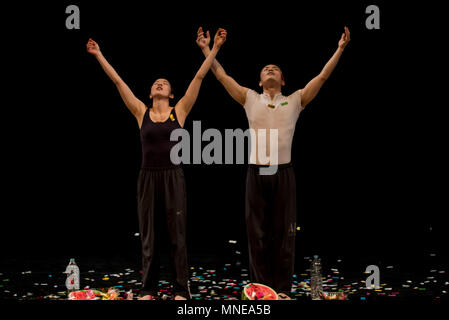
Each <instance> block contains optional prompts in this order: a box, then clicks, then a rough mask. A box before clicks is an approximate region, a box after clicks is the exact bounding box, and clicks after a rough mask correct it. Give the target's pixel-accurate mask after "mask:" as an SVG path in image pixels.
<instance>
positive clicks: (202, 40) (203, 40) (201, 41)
mask: <svg viewBox="0 0 449 320" xmlns="http://www.w3.org/2000/svg"><path fill="white" fill-rule="evenodd" d="M196 44H197V45H198V47H200V48H201V50H204V48H206V47H207V48H208V47H209V44H210V34H209V31H207V32H206V36H205V35H204V31H203V27H199V28H198V31H197V38H196Z"/></svg>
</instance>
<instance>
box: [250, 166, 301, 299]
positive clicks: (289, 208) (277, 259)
mask: <svg viewBox="0 0 449 320" xmlns="http://www.w3.org/2000/svg"><path fill="white" fill-rule="evenodd" d="M259 168H260V166H257V165H250V166H249V168H248V174H247V177H246V228H247V233H248V245H249V266H250V277H251V281H252V282H257V283H261V284H265V285H268V286H270V287H271V288H273V289H274V290H275V291H276V292H278V293H286V294H289V293H290V291H291V286H292V280H293V279H292V278H293V269H294V262H295V259H294V258H295V235H296V180H295V173H294V171H293V167H292V166H291V164H283V165H279V166H278V171H277V172H276V173H275V174H274V175H259Z"/></svg>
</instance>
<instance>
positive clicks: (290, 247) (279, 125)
mask: <svg viewBox="0 0 449 320" xmlns="http://www.w3.org/2000/svg"><path fill="white" fill-rule="evenodd" d="M225 35H226V33H225ZM349 41H350V33H349V30H348V28H347V27H345V32H344V33H343V34H342V35H341V39H340V40H339V42H338V48H337V50H336V52H335V53H334V54H333V56H332V57H331V59H330V60H329V61H328V62H327V63H326V65H325V66H324V68H323V69H322V71H321V72H320V73H319V74H318V76H316V77H315V78H313V79H312V80H311V81H310V82H309V83H308V84H307V85H306V86H305V87H304V88H303V89H300V90H297V91H295V92H294V93H292V94H291V95H289V96H284V95H282V93H281V88H282V86H284V85H285V81H284V77H283V75H282V71H281V69H280V68H279V67H278V66H276V65H273V64H269V65H267V66H265V67H264V68H263V69H262V71H261V72H260V82H259V86H260V87H262V89H263V93H261V94H259V93H257V92H256V91H254V90H251V89H248V88H246V87H243V86H241V85H239V84H238V83H237V82H236V81H235V80H234V79H233V78H231V77H230V76H229V75H227V74H226V72H225V70H224V69H223V67H222V66H221V65H220V64H219V63H218V61H217V60H214V62H213V65H212V71H213V73H214V74H215V76H216V78H217V80H218V81H220V82H221V84H222V85H223V86H224V87H225V89H226V91H227V92H228V93H229V94H230V95H231V97H232V98H234V100H236V101H237V102H238V103H240V104H241V105H242V106H243V107H244V108H245V112H246V115H247V117H248V122H249V127H250V128H251V129H254V130H255V132H256V135H251V145H252V146H255V148H254V147H252V148H251V156H250V165H249V168H248V173H247V180H246V213H245V217H246V227H247V233H248V244H249V264H250V276H251V281H252V282H257V283H262V284H266V285H268V286H270V287H272V288H273V289H274V290H275V291H276V292H278V294H279V297H280V298H281V299H286V300H290V299H291V298H290V297H289V296H288V294H289V293H290V291H291V284H292V276H293V271H294V260H295V259H294V257H295V235H296V196H295V194H296V181H295V175H294V171H293V167H292V165H291V162H290V161H291V146H292V140H293V134H294V132H295V127H296V122H297V119H298V117H299V114H300V112H301V111H302V110H303V109H304V108H305V107H306V105H308V104H309V103H310V102H311V101H312V100H313V99H314V98H315V96H316V95H317V94H318V92H319V90H320V89H321V87H322V86H323V84H324V83H325V82H326V80H327V79H328V78H329V76H330V75H331V73H332V71H333V70H334V68H335V66H336V65H337V63H338V60H339V59H340V56H341V55H342V53H343V51H344V49H345V47H346V45H347V44H348V42H349ZM196 42H197V44H198V46H199V47H200V48H201V50H202V51H203V54H204V55H205V56H206V57H207V56H208V55H209V54H210V49H209V43H210V35H209V31H208V32H207V33H206V35H205V34H204V32H203V29H202V27H200V28H199V29H198V32H197V40H196ZM270 129H276V130H277V131H278V141H277V142H278V143H277V150H275V151H277V157H276V156H274V157H272V156H273V155H272V154H270V152H271V151H272V148H271V147H268V144H269V143H266V141H265V140H264V139H260V135H259V133H260V132H258V131H259V130H266V131H269V130H270ZM256 137H259V138H256ZM270 140H271V138H270ZM256 153H257V155H263V156H264V157H265V155H267V154H269V155H268V159H270V160H273V159H275V161H272V162H269V163H262V162H261V161H260V160H261V159H259V158H258V157H257V155H256ZM276 159H278V160H277V161H276ZM267 165H270V166H273V165H275V166H277V171H276V172H275V173H274V174H272V175H261V171H260V169H261V168H264V167H266V166H267Z"/></svg>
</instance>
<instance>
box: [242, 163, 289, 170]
mask: <svg viewBox="0 0 449 320" xmlns="http://www.w3.org/2000/svg"><path fill="white" fill-rule="evenodd" d="M271 166H277V167H278V170H282V169H286V168H291V167H293V165H292V163H291V162H289V163H282V164H278V165H271ZM268 167H270V165H267V164H253V163H250V164H249V168H250V169H259V168H268Z"/></svg>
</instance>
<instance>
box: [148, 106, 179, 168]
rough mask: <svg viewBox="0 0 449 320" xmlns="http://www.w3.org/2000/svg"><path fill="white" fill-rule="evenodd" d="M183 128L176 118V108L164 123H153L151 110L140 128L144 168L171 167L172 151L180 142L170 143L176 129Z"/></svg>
mask: <svg viewBox="0 0 449 320" xmlns="http://www.w3.org/2000/svg"><path fill="white" fill-rule="evenodd" d="M178 128H181V126H180V125H179V122H178V119H177V117H176V112H175V108H173V109H172V111H171V112H170V116H169V117H168V119H167V120H166V121H164V122H153V120H151V118H150V108H147V110H146V111H145V114H144V116H143V121H142V127H141V128H140V142H141V143H142V168H148V167H170V166H173V163H172V162H171V160H170V150H171V148H172V147H173V146H174V145H175V144H177V143H178V141H170V135H171V133H172V131H173V130H174V129H178Z"/></svg>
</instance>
